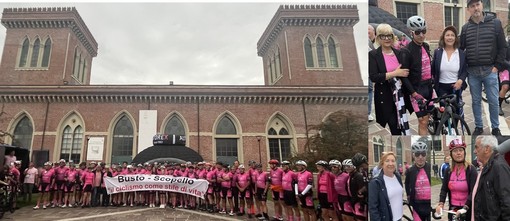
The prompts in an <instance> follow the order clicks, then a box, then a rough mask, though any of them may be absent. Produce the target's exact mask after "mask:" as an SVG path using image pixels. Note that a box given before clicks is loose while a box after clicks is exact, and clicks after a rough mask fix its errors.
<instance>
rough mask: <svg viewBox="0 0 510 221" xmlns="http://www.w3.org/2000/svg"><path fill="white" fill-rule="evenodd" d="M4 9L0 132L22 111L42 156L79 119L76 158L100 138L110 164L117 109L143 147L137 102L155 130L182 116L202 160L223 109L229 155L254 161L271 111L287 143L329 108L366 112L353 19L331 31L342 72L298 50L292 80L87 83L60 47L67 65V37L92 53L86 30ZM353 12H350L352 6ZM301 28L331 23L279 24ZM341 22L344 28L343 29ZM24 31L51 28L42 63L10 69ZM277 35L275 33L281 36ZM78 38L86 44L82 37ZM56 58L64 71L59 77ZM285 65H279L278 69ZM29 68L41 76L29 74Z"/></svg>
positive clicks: (211, 155)
mask: <svg viewBox="0 0 510 221" xmlns="http://www.w3.org/2000/svg"><path fill="white" fill-rule="evenodd" d="M6 10H7V11H8V12H9V13H7V14H8V15H9V16H10V17H8V18H12V17H19V16H22V15H23V12H25V11H27V12H28V11H29V12H31V14H35V15H36V16H35V17H37V18H38V19H39V18H40V19H42V20H44V18H45V16H54V14H59V13H63V14H68V13H71V14H73V16H74V17H73V19H74V22H75V23H77V24H80V21H81V18H79V15H78V14H77V11H76V9H74V8H73V9H65V10H63V9H61V11H59V12H58V13H53V12H54V11H52V13H47V10H48V9H19V10H12V9H6ZM6 10H4V18H3V19H2V22H3V23H4V25H5V26H6V27H7V36H6V49H4V54H3V57H2V63H1V64H0V73H1V74H0V76H1V77H2V79H6V81H2V83H1V85H0V107H3V111H4V113H3V114H0V131H5V132H7V133H9V134H14V130H15V128H16V126H17V124H18V122H19V121H20V120H21V118H23V117H28V119H29V120H30V123H31V124H32V127H33V137H32V143H31V145H30V147H27V148H30V149H31V150H32V152H33V151H36V150H48V151H49V160H52V161H56V160H58V159H59V157H60V151H61V146H62V136H63V130H64V127H65V126H66V125H69V124H70V125H73V124H76V125H77V124H79V125H80V126H81V127H82V128H83V138H82V140H81V142H82V145H81V156H80V160H81V161H84V160H85V159H86V156H87V153H86V149H87V148H86V147H87V140H88V139H87V138H90V137H104V138H105V143H104V151H103V161H105V162H107V163H110V162H111V156H112V142H113V133H114V132H113V128H114V125H115V124H116V122H117V121H118V120H119V119H120V118H121V117H122V116H126V117H127V118H128V119H129V120H130V122H131V124H132V125H133V130H134V134H133V156H135V155H136V153H137V150H138V148H143V147H139V146H138V145H137V142H138V139H137V138H138V135H139V134H140V131H139V129H138V128H139V124H140V119H139V112H140V111H141V110H156V111H157V125H156V128H157V131H158V132H159V133H162V132H163V131H164V127H165V125H166V123H167V120H168V119H169V117H170V116H171V115H172V114H177V115H178V116H179V117H181V119H182V121H183V124H184V128H185V129H186V136H187V146H189V147H190V148H192V149H193V150H195V151H197V152H198V153H199V154H200V155H201V156H202V157H203V158H204V159H205V160H216V159H215V155H216V154H215V142H214V139H215V137H216V134H215V133H214V131H215V127H216V125H217V122H218V121H219V120H220V118H221V117H222V116H224V115H228V116H229V117H231V118H232V119H235V120H234V124H236V125H235V126H236V130H237V131H238V133H237V138H238V142H237V143H238V154H239V155H238V159H239V160H241V161H242V162H247V161H248V160H251V159H254V160H257V161H258V159H259V156H260V158H261V159H262V161H263V162H265V161H267V160H268V157H269V153H268V145H269V141H268V139H267V136H268V132H267V131H268V129H269V123H270V121H271V120H272V119H273V118H275V117H278V118H279V119H283V121H284V123H285V124H287V125H288V129H289V134H290V135H291V136H292V138H291V143H292V149H293V151H299V152H301V151H303V150H304V145H305V143H306V141H307V128H309V127H310V126H311V125H316V124H320V123H321V122H323V121H324V120H325V119H326V118H327V116H328V115H329V114H331V113H333V112H335V111H338V110H350V111H353V112H356V113H360V112H361V113H360V116H362V117H365V116H366V112H365V114H363V112H364V111H366V109H367V108H366V105H367V99H366V97H367V94H366V90H367V88H366V87H363V86H362V84H361V76H360V73H359V65H358V60H357V56H356V53H349V52H350V51H355V50H356V49H355V46H354V39H353V38H354V37H353V34H352V25H350V26H349V27H340V31H337V32H335V33H334V34H335V35H337V36H339V37H340V39H342V42H341V43H340V44H341V45H340V46H341V47H342V51H343V59H344V61H345V62H344V70H348V72H345V71H344V72H336V73H333V72H332V73H328V72H327V71H326V72H325V73H309V72H306V71H305V70H303V68H304V65H303V59H304V58H303V56H302V54H301V55H296V56H295V57H292V58H291V60H292V61H291V62H290V68H291V70H292V74H293V76H292V80H290V79H288V80H282V81H281V82H279V83H278V85H277V86H264V85H261V86H228V85H226V86H205V85H190V86H181V85H165V86H162V85H150V86H143V85H137V86H115V85H105V86H91V85H89V79H90V73H87V74H86V79H87V81H86V82H85V83H84V85H76V83H75V82H74V81H73V76H71V74H68V73H71V72H72V58H73V56H74V55H73V50H74V49H73V50H72V49H71V48H72V46H70V47H69V49H68V50H67V56H68V57H67V58H68V59H67V63H66V65H65V64H64V61H65V55H66V48H68V47H67V46H66V45H67V37H68V36H71V37H70V39H69V42H70V43H69V45H76V46H77V47H80V49H81V50H83V51H86V52H88V53H89V57H88V59H90V61H92V58H93V57H94V56H95V54H94V53H93V52H94V50H92V51H91V49H95V50H97V43H95V41H94V40H93V37H92V35H90V36H82V37H81V40H80V39H78V38H77V36H78V35H75V36H73V35H74V34H75V33H76V30H75V29H72V28H71V29H70V28H69V27H67V26H64V27H62V28H59V29H54V28H51V29H45V28H41V29H35V28H28V29H26V28H19V27H13V26H12V24H9V23H8V21H9V20H8V19H7V18H6V17H5V15H6V13H5V11H6ZM318 10H320V9H318ZM298 11H299V10H298ZM20 12H21V13H20ZM74 13H76V14H74ZM277 14H278V12H277ZM355 15H356V19H357V11H356V14H355ZM34 19H35V18H34ZM81 22H82V21H81ZM10 27H11V28H10ZM79 28H80V30H81V32H80V33H82V34H83V33H85V34H84V35H87V33H89V32H88V29H87V28H86V26H85V23H83V24H82V25H80V27H79ZM304 30H307V31H306V32H310V30H311V31H312V32H316V33H330V32H333V28H331V27H314V28H311V27H292V29H289V30H285V32H286V33H287V39H290V40H292V41H295V40H298V39H302V36H303V34H304V33H305V31H304ZM344 31H345V32H348V33H343V32H344ZM282 33H283V32H280V34H282ZM25 35H28V36H35V35H39V36H43V35H50V36H51V38H52V39H53V42H54V43H53V46H52V56H51V62H50V66H49V68H48V70H22V71H20V70H15V68H14V67H15V62H16V56H17V54H18V53H17V52H18V48H19V45H20V41H21V40H20V39H21V38H23V37H24V36H25ZM295 35H297V36H295ZM84 37H85V38H84ZM276 37H277V39H281V38H282V37H281V35H280V36H276ZM290 40H289V42H290ZM349 42H351V43H349ZM92 43H95V44H92ZM86 44H89V45H88V46H86ZM295 44H296V45H293V46H292V47H290V46H289V54H292V55H293V56H294V54H298V53H297V51H299V50H302V48H303V47H302V45H301V46H298V45H297V43H295ZM299 44H302V40H299ZM91 45H92V46H95V47H91ZM343 47H345V50H344V49H343ZM283 59H286V55H284V53H282V60H283ZM70 60H71V61H70ZM282 63H287V62H282ZM64 66H65V67H66V68H65V73H66V74H65V78H64V79H62V73H63V71H64ZM347 66H352V67H347ZM288 67H289V66H284V69H288ZM89 70H90V69H89ZM34 73H37V74H40V75H43V76H44V77H38V78H37V79H36V78H33V75H34ZM343 73H345V75H347V73H348V74H349V77H347V76H342V74H343ZM261 74H262V73H261ZM300 78H302V79H301V80H300ZM358 78H359V79H358ZM63 80H64V81H66V82H67V85H65V84H64V83H63V82H64V81H63ZM349 80H350V81H349ZM331 82H333V83H331ZM335 82H336V83H335ZM339 82H346V83H345V84H346V85H349V86H343V84H344V83H339ZM266 83H267V82H266ZM327 84H329V85H330V86H327ZM331 84H332V85H331ZM34 85H41V86H34ZM303 85H310V86H303ZM360 110H361V111H360ZM66 122H67V123H66ZM69 122H70V123H69ZM257 136H258V137H260V138H261V140H260V149H261V151H259V150H258V149H259V141H258V139H257ZM0 138H2V137H0ZM3 140H4V141H5V143H7V144H11V143H12V141H13V139H12V137H9V136H4V137H3Z"/></svg>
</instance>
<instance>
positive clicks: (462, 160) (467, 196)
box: [436, 139, 478, 221]
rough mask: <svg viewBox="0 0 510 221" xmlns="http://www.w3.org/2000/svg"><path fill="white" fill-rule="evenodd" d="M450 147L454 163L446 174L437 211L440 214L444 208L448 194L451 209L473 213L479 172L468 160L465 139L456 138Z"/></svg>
mask: <svg viewBox="0 0 510 221" xmlns="http://www.w3.org/2000/svg"><path fill="white" fill-rule="evenodd" d="M449 148H450V156H451V158H452V161H453V163H452V165H451V166H450V169H449V170H447V171H446V174H445V175H444V179H443V185H442V186H441V193H440V194H439V203H438V205H437V206H436V213H437V214H440V213H441V210H443V209H444V202H445V199H446V196H447V195H448V199H449V204H450V206H449V209H450V210H458V209H465V210H466V211H467V213H466V214H471V207H472V203H471V199H472V198H471V194H472V192H473V188H474V186H475V183H476V177H477V175H478V173H477V172H476V168H475V167H474V166H472V165H471V164H470V163H469V162H468V161H467V160H466V143H464V141H462V140H461V139H454V140H452V141H451V142H450V145H449ZM448 220H452V215H451V214H449V215H448ZM470 220H471V216H469V215H468V216H466V221H470Z"/></svg>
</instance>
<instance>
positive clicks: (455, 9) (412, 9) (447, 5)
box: [370, 0, 508, 44]
mask: <svg viewBox="0 0 510 221" xmlns="http://www.w3.org/2000/svg"><path fill="white" fill-rule="evenodd" d="M370 1H374V0H370ZM376 1H377V6H378V7H379V8H381V9H384V10H385V11H387V12H389V13H391V14H393V15H395V17H397V18H399V19H401V20H402V21H403V22H404V23H406V22H407V19H408V18H409V17H411V16H413V15H420V16H422V17H423V18H425V20H426V21H427V40H428V41H430V42H431V43H432V44H436V43H437V42H438V41H439V37H440V36H441V33H442V31H443V29H444V27H446V26H448V25H453V26H455V27H456V28H457V29H458V30H460V28H461V27H462V25H463V24H465V23H466V22H467V20H468V19H469V16H470V15H469V12H468V11H467V4H466V1H465V0H427V1H425V0H376ZM482 2H483V5H484V11H490V12H494V13H496V15H497V17H498V18H499V19H500V20H501V23H502V24H503V26H506V25H507V24H508V1H506V0H482Z"/></svg>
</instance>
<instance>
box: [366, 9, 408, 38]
mask: <svg viewBox="0 0 510 221" xmlns="http://www.w3.org/2000/svg"><path fill="white" fill-rule="evenodd" d="M368 15H369V17H368V23H376V24H380V23H386V24H389V25H390V26H391V27H392V28H394V29H397V30H399V31H401V32H403V33H406V35H409V31H408V29H407V26H406V24H404V22H402V20H400V19H398V18H397V17H395V16H394V15H392V14H390V13H389V12H387V11H384V10H383V9H380V8H378V7H377V6H374V5H370V6H368Z"/></svg>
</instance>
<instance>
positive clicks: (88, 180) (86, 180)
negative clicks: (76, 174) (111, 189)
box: [82, 171, 94, 185]
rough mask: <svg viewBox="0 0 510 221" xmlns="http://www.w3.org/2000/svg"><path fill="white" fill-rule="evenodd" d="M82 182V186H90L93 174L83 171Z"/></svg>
mask: <svg viewBox="0 0 510 221" xmlns="http://www.w3.org/2000/svg"><path fill="white" fill-rule="evenodd" d="M82 179H83V180H84V182H83V183H84V185H92V183H93V182H94V173H93V172H89V171H85V172H84V173H83V178H82Z"/></svg>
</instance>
